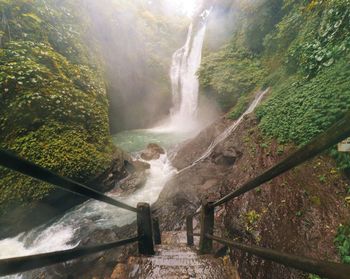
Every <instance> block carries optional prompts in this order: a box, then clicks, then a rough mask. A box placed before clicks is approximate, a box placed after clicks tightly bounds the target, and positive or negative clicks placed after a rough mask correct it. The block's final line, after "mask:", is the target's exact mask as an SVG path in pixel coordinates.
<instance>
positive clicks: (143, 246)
mask: <svg viewBox="0 0 350 279" xmlns="http://www.w3.org/2000/svg"><path fill="white" fill-rule="evenodd" d="M137 233H138V236H139V237H140V239H139V253H140V254H142V255H154V245H153V228H152V216H151V208H150V206H149V204H148V203H143V202H141V203H139V204H137Z"/></svg>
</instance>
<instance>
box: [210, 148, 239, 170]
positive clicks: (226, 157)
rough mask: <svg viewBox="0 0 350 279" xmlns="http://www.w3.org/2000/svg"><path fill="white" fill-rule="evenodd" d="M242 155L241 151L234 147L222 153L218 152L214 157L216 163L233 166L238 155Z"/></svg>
mask: <svg viewBox="0 0 350 279" xmlns="http://www.w3.org/2000/svg"><path fill="white" fill-rule="evenodd" d="M240 156H241V153H240V152H238V151H237V150H236V149H234V148H230V149H227V150H223V151H222V152H221V153H220V154H216V157H215V158H214V162H215V164H218V165H223V166H232V165H234V164H235V162H236V160H237V158H238V157H240Z"/></svg>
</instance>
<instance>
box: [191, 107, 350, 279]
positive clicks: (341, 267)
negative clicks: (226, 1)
mask: <svg viewBox="0 0 350 279" xmlns="http://www.w3.org/2000/svg"><path fill="white" fill-rule="evenodd" d="M349 136H350V111H349V112H347V113H345V114H344V116H343V118H341V119H340V120H339V121H338V122H336V123H335V124H334V125H332V126H331V127H330V128H329V129H328V130H326V131H325V132H323V133H322V134H321V135H319V136H317V137H316V138H314V139H313V140H311V141H310V143H308V144H306V145H305V146H303V147H301V148H300V149H299V150H297V151H296V152H294V153H292V154H291V155H289V156H288V157H287V158H286V159H284V160H283V161H282V162H280V163H279V164H277V165H275V166H273V167H272V168H270V169H268V170H267V171H265V172H264V173H263V174H261V175H259V176H257V177H255V178H254V179H252V180H250V181H248V182H247V183H245V184H243V186H241V187H240V188H238V189H237V190H235V191H233V192H231V193H229V194H227V195H226V196H224V197H222V198H221V199H219V200H217V201H216V202H210V201H208V200H203V202H202V206H201V216H200V220H201V221H200V225H201V233H200V242H199V246H200V247H199V251H200V253H202V254H205V253H211V252H212V241H213V240H214V241H218V242H220V243H223V244H226V245H229V246H232V247H234V248H237V249H240V250H242V251H245V252H248V253H251V254H254V255H256V256H259V257H261V258H263V259H266V260H271V261H274V262H277V263H280V264H283V265H285V266H289V267H293V268H296V269H299V270H302V271H305V272H309V273H313V274H317V275H320V276H325V277H327V278H330V279H349V274H350V266H349V265H346V264H340V263H333V262H326V261H319V260H315V259H311V258H307V257H300V256H295V255H291V254H287V253H283V252H279V251H275V250H273V249H267V248H262V247H258V246H254V245H246V244H242V243H239V242H236V241H230V240H226V239H222V238H219V237H216V236H213V231H214V219H215V217H214V209H215V207H217V206H220V205H222V204H224V203H226V202H228V201H230V200H231V199H233V198H236V197H238V196H241V195H243V194H245V193H247V192H249V191H251V190H253V189H255V188H257V187H259V186H261V185H262V184H263V183H265V182H267V181H270V180H271V179H273V178H275V177H277V176H279V175H281V174H282V173H284V172H286V171H288V170H290V169H292V168H294V167H296V166H298V165H300V164H302V163H304V162H306V161H307V160H309V159H311V158H313V157H315V156H316V155H318V154H320V153H321V152H323V151H325V150H327V149H328V148H330V147H332V146H333V145H335V144H337V143H339V142H341V141H342V140H344V139H346V138H347V137H349ZM195 215H196V214H190V215H189V216H187V219H186V227H187V243H188V245H193V236H194V235H195V234H194V233H193V217H194V216H195Z"/></svg>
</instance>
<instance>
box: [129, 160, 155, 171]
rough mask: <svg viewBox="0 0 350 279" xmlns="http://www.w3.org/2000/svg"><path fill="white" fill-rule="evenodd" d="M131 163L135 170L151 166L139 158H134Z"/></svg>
mask: <svg viewBox="0 0 350 279" xmlns="http://www.w3.org/2000/svg"><path fill="white" fill-rule="evenodd" d="M132 164H133V166H134V167H135V171H136V172H140V171H145V170H148V169H150V168H151V165H150V164H149V163H146V162H143V161H140V160H135V161H133V162H132Z"/></svg>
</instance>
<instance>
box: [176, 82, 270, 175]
mask: <svg viewBox="0 0 350 279" xmlns="http://www.w3.org/2000/svg"><path fill="white" fill-rule="evenodd" d="M268 91H269V88H267V89H266V90H265V91H262V92H260V93H259V94H257V95H256V96H255V99H254V101H253V102H252V103H251V104H250V105H249V107H248V109H247V110H246V111H245V112H244V113H243V114H242V115H241V116H240V117H239V118H238V119H237V120H236V121H234V122H233V124H232V125H231V126H229V127H228V128H227V129H226V130H225V131H223V132H222V133H221V134H220V135H218V136H217V137H216V138H215V139H214V140H213V141H212V142H211V144H210V145H209V147H208V148H207V150H206V151H205V152H204V153H203V154H202V155H201V156H200V157H199V158H198V159H197V160H195V161H194V162H193V163H192V164H191V165H189V166H188V167H186V168H183V169H182V170H181V172H182V171H184V170H187V169H189V168H191V167H193V166H194V165H196V164H197V163H199V162H200V161H203V160H204V159H206V158H208V157H209V156H210V154H211V153H212V152H213V150H214V148H215V147H216V146H217V145H218V144H219V143H221V142H222V141H224V140H225V139H226V138H227V137H228V136H230V135H231V134H232V133H233V132H234V131H235V130H236V129H237V127H238V126H239V125H240V124H241V122H242V121H243V119H244V117H245V116H246V115H248V114H250V113H252V112H253V111H254V110H255V108H256V107H257V106H258V105H259V104H260V102H261V100H262V98H263V97H264V96H265V95H266V93H267V92H268Z"/></svg>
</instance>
